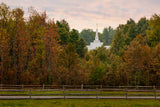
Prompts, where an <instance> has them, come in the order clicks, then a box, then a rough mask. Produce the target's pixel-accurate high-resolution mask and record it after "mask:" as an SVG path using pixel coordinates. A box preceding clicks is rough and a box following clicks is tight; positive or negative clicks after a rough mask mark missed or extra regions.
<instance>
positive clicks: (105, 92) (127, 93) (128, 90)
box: [0, 85, 160, 100]
mask: <svg viewBox="0 0 160 107" xmlns="http://www.w3.org/2000/svg"><path fill="white" fill-rule="evenodd" d="M159 96H160V90H159V89H157V88H156V87H155V86H114V87H111V86H102V85H74V86H73V85H59V86H57V85H1V88H0V99H59V98H61V99H68V98H72V99H74V98H91V99H155V100H156V99H160V97H159Z"/></svg>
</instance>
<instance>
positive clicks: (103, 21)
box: [0, 0, 160, 32]
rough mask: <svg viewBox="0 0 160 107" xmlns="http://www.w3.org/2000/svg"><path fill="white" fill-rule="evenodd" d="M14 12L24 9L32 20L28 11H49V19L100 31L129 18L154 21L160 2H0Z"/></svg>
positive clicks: (97, 0)
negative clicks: (63, 20)
mask: <svg viewBox="0 0 160 107" xmlns="http://www.w3.org/2000/svg"><path fill="white" fill-rule="evenodd" d="M0 2H4V3H5V4H7V5H8V6H10V7H11V8H12V9H13V8H16V7H20V8H22V9H23V10H24V11H25V17H28V14H27V13H28V8H29V7H31V6H32V7H34V8H35V9H36V10H37V11H38V12H42V11H46V12H47V15H48V16H49V18H54V19H55V21H56V20H61V19H65V20H67V22H68V23H69V25H70V27H71V28H76V29H78V30H79V31H81V30H82V29H84V28H90V29H93V30H95V29H96V23H98V26H99V31H100V32H101V31H102V30H103V28H104V27H108V26H112V27H113V28H116V27H117V26H118V25H119V24H125V23H126V21H127V20H128V19H129V18H132V19H134V20H135V21H136V22H137V21H138V20H139V19H140V18H141V17H144V16H145V17H147V18H150V17H151V16H152V15H153V14H154V13H156V14H160V0H0Z"/></svg>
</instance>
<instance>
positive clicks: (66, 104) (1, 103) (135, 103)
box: [0, 99, 160, 107]
mask: <svg viewBox="0 0 160 107" xmlns="http://www.w3.org/2000/svg"><path fill="white" fill-rule="evenodd" d="M0 107H160V100H125V99H124V100H122V99H116V100H114V99H111V100H109V99H65V100H64V99H52V100H0Z"/></svg>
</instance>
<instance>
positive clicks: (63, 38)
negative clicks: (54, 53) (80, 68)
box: [56, 20, 70, 45]
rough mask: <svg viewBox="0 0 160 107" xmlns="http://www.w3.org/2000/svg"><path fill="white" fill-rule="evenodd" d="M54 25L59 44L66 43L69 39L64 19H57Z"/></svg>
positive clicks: (67, 27) (67, 26) (68, 29)
mask: <svg viewBox="0 0 160 107" xmlns="http://www.w3.org/2000/svg"><path fill="white" fill-rule="evenodd" d="M56 25H57V27H58V34H59V35H60V43H61V45H66V44H67V43H68V41H69V31H70V28H69V24H68V22H67V21H65V20H61V21H57V22H56Z"/></svg>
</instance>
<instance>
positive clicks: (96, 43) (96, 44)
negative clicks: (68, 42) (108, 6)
mask: <svg viewBox="0 0 160 107" xmlns="http://www.w3.org/2000/svg"><path fill="white" fill-rule="evenodd" d="M102 45H103V42H100V40H99V37H98V24H97V28H96V36H95V40H94V41H93V42H91V43H90V45H88V46H87V47H88V50H92V49H96V48H98V47H101V46H102Z"/></svg>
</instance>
